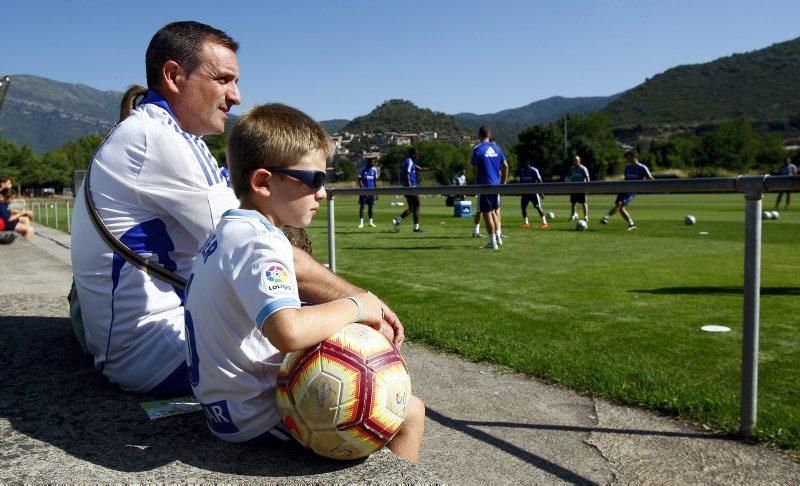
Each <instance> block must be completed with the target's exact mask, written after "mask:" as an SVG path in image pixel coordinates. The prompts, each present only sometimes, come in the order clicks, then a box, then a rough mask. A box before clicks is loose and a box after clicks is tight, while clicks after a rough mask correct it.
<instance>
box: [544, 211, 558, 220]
mask: <svg viewBox="0 0 800 486" xmlns="http://www.w3.org/2000/svg"><path fill="white" fill-rule="evenodd" d="M546 216H547V219H551V220H552V219H556V213H554V212H552V211H550V212H549V213H547V215H546Z"/></svg>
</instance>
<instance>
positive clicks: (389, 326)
mask: <svg viewBox="0 0 800 486" xmlns="http://www.w3.org/2000/svg"><path fill="white" fill-rule="evenodd" d="M381 304H383V307H381V309H382V310H383V320H382V321H381V329H380V331H381V333H383V335H384V336H386V337H387V338H388V339H389V341H391V342H392V343H394V345H395V346H396V347H397V349H400V347H401V346H402V345H403V341H404V340H405V338H406V336H405V333H404V331H403V323H401V322H400V319H399V318H398V317H397V314H395V313H394V311H392V309H390V308H389V306H388V305H386V304H384V303H383V302H381Z"/></svg>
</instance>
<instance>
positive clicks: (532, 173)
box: [519, 160, 550, 229]
mask: <svg viewBox="0 0 800 486" xmlns="http://www.w3.org/2000/svg"><path fill="white" fill-rule="evenodd" d="M519 182H520V183H521V184H541V183H542V176H541V174H540V173H539V169H537V168H536V167H533V166H532V165H531V161H530V160H525V161H524V162H523V163H522V167H520V168H519ZM520 196H521V197H520V209H521V210H522V220H523V223H522V227H523V228H530V227H531V224H530V223H529V222H528V203H532V204H533V207H534V208H535V209H536V211H538V212H539V218H540V219H541V220H542V222H541V223H539V227H540V228H542V229H548V228H549V227H550V225H548V224H547V217H546V216H545V214H544V211H542V204H541V198H540V197H539V194H536V193H532V194H531V193H529V194H520Z"/></svg>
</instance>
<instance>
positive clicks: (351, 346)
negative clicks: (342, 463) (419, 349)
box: [277, 324, 411, 459]
mask: <svg viewBox="0 0 800 486" xmlns="http://www.w3.org/2000/svg"><path fill="white" fill-rule="evenodd" d="M277 399H278V411H279V412H280V414H281V416H282V417H283V424H284V426H286V428H287V429H288V430H289V431H290V432H291V434H292V436H294V438H295V439H296V440H297V441H298V442H299V443H300V444H301V445H302V446H304V447H306V448H309V449H311V450H312V451H314V452H315V453H317V454H319V455H321V456H325V457H329V458H332V459H357V458H360V457H365V456H368V455H370V454H372V453H373V452H375V451H377V450H378V449H380V448H381V447H383V446H384V445H386V443H387V442H389V440H391V438H392V437H394V435H395V434H396V433H397V431H398V429H399V428H400V424H402V423H403V419H404V418H405V416H406V407H407V405H408V402H409V400H410V399H411V380H410V379H409V377H408V370H407V369H406V364H405V362H404V361H403V358H402V357H401V356H400V353H399V352H398V351H397V348H395V347H394V345H393V344H392V343H391V342H389V340H388V339H386V337H384V336H383V334H381V333H379V332H378V331H376V330H374V329H372V328H370V327H367V326H364V325H362V324H349V325H347V326H345V327H344V328H343V329H342V330H341V331H339V332H338V333H336V334H334V335H333V336H331V337H330V338H328V339H326V340H325V341H323V342H321V343H320V344H318V345H316V346H312V347H311V348H308V349H305V350H302V351H295V352H293V353H289V354H287V355H286V357H285V358H284V359H283V363H282V364H281V367H280V371H279V372H278V391H277Z"/></svg>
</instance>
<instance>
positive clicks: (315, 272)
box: [292, 247, 405, 348]
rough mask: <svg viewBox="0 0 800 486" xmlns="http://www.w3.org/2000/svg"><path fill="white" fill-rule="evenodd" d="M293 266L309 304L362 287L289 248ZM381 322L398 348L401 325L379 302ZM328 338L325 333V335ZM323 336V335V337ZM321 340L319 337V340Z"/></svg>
mask: <svg viewBox="0 0 800 486" xmlns="http://www.w3.org/2000/svg"><path fill="white" fill-rule="evenodd" d="M292 251H293V252H294V267H295V274H296V276H297V285H298V287H300V288H299V293H300V298H301V299H302V300H303V301H305V302H310V303H312V304H322V303H325V302H330V301H333V300H336V299H340V298H342V297H347V296H349V295H358V294H360V293H362V292H364V290H362V289H360V288H358V287H356V286H355V285H353V284H351V283H350V282H348V281H347V280H345V279H343V278H342V277H340V276H338V275H336V274H335V273H333V272H331V271H330V270H329V269H327V268H325V267H324V266H322V265H320V264H319V263H318V262H317V261H316V260H314V258H313V257H311V255H309V254H308V253H306V252H304V251H303V250H301V249H299V248H295V247H292ZM381 306H382V310H383V321H382V322H381V329H380V331H381V332H382V333H383V335H384V336H386V337H387V338H389V340H390V341H392V342H393V343H394V345H395V346H397V347H398V348H399V347H400V346H401V345H402V344H403V340H404V339H405V334H404V330H403V324H402V323H401V322H400V319H398V318H397V315H396V314H395V313H394V312H393V311H392V309H390V308H389V306H387V305H386V304H385V303H383V302H381ZM325 337H328V336H325ZM323 339H324V338H323ZM320 341H321V340H320Z"/></svg>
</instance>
